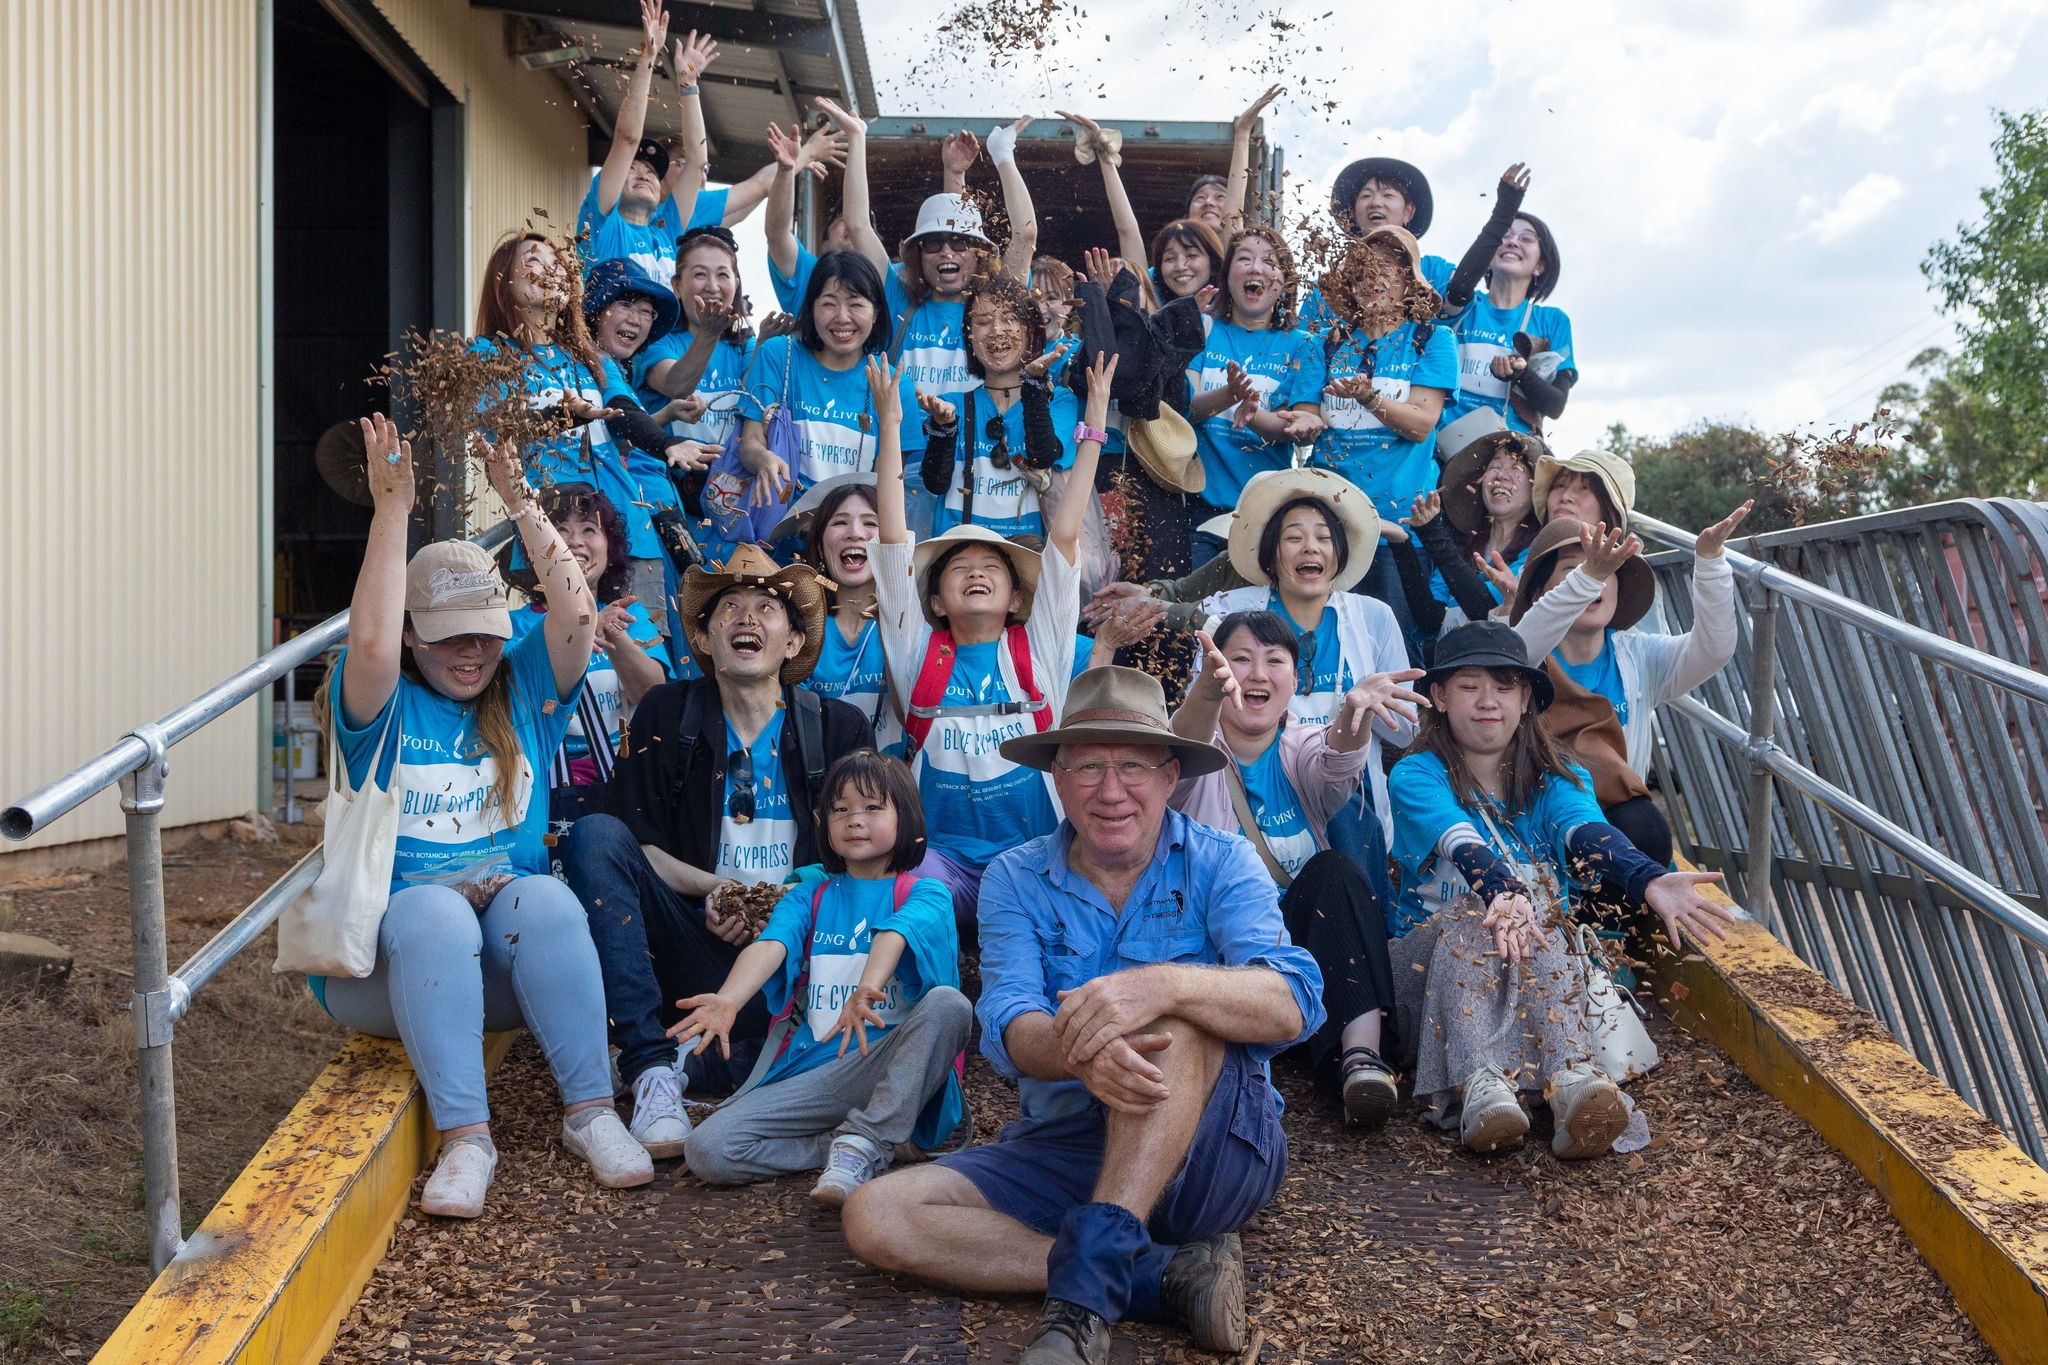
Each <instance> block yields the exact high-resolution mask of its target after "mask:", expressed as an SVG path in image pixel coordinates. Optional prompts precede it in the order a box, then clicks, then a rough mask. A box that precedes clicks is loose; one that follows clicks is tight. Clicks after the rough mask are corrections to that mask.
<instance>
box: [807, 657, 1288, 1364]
mask: <svg viewBox="0 0 2048 1365" xmlns="http://www.w3.org/2000/svg"><path fill="white" fill-rule="evenodd" d="M1003 755H1004V757H1006V758H1009V759H1011V760H1012V761H1014V762H1016V763H1019V764H1023V765H1026V766H1028V767H1032V768H1037V769H1039V770H1041V771H1045V772H1049V773H1050V774H1051V775H1052V778H1053V782H1054V784H1055V785H1056V786H1057V788H1058V789H1059V796H1060V802H1061V805H1062V806H1063V808H1064V809H1065V811H1066V818H1065V819H1063V820H1062V821H1061V822H1060V825H1059V828H1058V829H1056V830H1055V831H1054V832H1053V833H1051V834H1048V835H1045V836H1044V837H1042V838H1039V839H1035V840H1033V841H1032V842H1030V843H1028V844H1025V845H1023V846H1022V847H1019V848H1015V849H1012V850H1010V851H1009V852H1007V853H1004V854H1002V855H1001V856H1000V857H998V858H996V859H995V861H994V862H992V863H991V864H990V865H989V868H988V872H987V874H986V876H985V878H984V880H983V882H982V887H981V914H980V920H981V981H982V989H981V999H980V1001H979V1003H978V1005H977V1007H976V1013H977V1016H978V1017H979V1019H980V1022H981V1029H982V1040H981V1047H982V1051H983V1053H985V1054H986V1055H987V1057H988V1059H989V1060H990V1061H991V1062H992V1063H993V1064H994V1065H995V1067H996V1069H997V1070H998V1071H1000V1072H1002V1073H1003V1074H1004V1075H1006V1076H1014V1077H1017V1078H1018V1089H1019V1093H1020V1096H1021V1098H1022V1100H1023V1107H1024V1119H1023V1120H1022V1121H1021V1122H1018V1123H1014V1124H1011V1125H1010V1126H1009V1127H1008V1128H1006V1129H1004V1130H1003V1134H1002V1137H1001V1139H1000V1140H999V1141H997V1142H995V1143H993V1144H987V1145H983V1146H979V1147H972V1148H969V1149H967V1150H966V1151H964V1152H957V1153H954V1154H953V1155H952V1156H948V1157H945V1158H942V1159H941V1160H939V1161H937V1162H934V1163H932V1164H931V1165H928V1166H923V1167H919V1168H916V1169H911V1170H904V1171H900V1172H896V1173H892V1174H890V1175H886V1176H883V1177H882V1178H880V1179H879V1180H876V1181H874V1182H872V1183H870V1184H868V1185H866V1186H864V1187H863V1188H862V1189H861V1190H860V1191H859V1192H858V1193H856V1194H855V1195H854V1197H853V1199H852V1200H851V1201H849V1202H848V1204H847V1206H846V1219H845V1226H846V1235H847V1240H848V1242H849V1244H850V1245H851V1246H852V1247H853V1250H854V1254H855V1255H857V1256H859V1257H861V1259H863V1260H865V1261H868V1262H869V1263H871V1264H874V1265H880V1266H884V1267H887V1268H889V1269H892V1270H901V1271H907V1272H909V1273H911V1274H915V1275H919V1276H922V1277H924V1278H925V1279H928V1280H933V1281H937V1282H939V1283H942V1284H945V1285H948V1286H951V1287H954V1288H957V1289H961V1290H971V1291H974V1292H977V1293H1029V1292H1039V1293H1044V1294H1045V1295H1046V1307H1045V1317H1044V1320H1043V1321H1042V1322H1041V1324H1040V1326H1039V1328H1038V1332H1037V1334H1036V1335H1035V1336H1034V1337H1033V1339H1032V1341H1031V1344H1030V1345H1029V1346H1027V1347H1026V1349H1025V1351H1024V1354H1023V1356H1022V1357H1021V1365H1056V1363H1057V1362H1101V1361H1106V1360H1107V1359H1108V1357H1109V1333H1110V1328H1109V1324H1110V1323H1112V1322H1115V1321H1118V1320H1120V1319H1123V1318H1126V1317H1129V1318H1136V1319H1140V1320H1152V1321H1168V1322H1175V1323H1179V1324H1180V1325H1182V1326H1184V1327H1186V1328H1187V1329H1188V1330H1189V1332H1190V1334H1191V1335H1192V1336H1193V1338H1194V1340H1195V1341H1196V1343H1197V1344H1198V1345H1200V1346H1202V1347H1204V1348H1205V1349H1208V1350H1212V1351H1239V1350H1242V1349H1243V1348H1244V1324H1245V1310H1244V1265H1243V1257H1242V1253H1241V1251H1240V1250H1239V1247H1238V1241H1237V1236H1236V1229H1237V1228H1238V1227H1240V1226H1242V1225H1243V1224H1244V1223H1245V1222H1246V1221H1247V1220H1248V1219H1250V1218H1251V1217H1252V1215H1254V1214H1256V1213H1257V1212H1258V1211H1259V1210H1260V1209H1261V1208H1263V1207H1264V1206H1265V1204H1266V1202H1267V1201H1268V1200H1269V1199H1271V1198H1272V1197H1273V1194H1274V1192H1275V1191H1276V1190H1277V1189H1278V1188H1279V1185H1280V1180H1281V1178H1282V1176H1283V1175H1284V1174H1285V1173H1286V1167H1287V1140H1286V1137H1285V1136H1284V1135H1283V1134H1282V1132H1281V1129H1280V1107H1281V1106H1280V1099H1279V1096H1278V1095H1277V1094H1275V1093H1274V1091H1273V1087H1272V1084H1271V1082H1270V1081H1269V1079H1268V1078H1267V1072H1266V1064H1267V1061H1268V1059H1270V1058H1271V1057H1272V1056H1273V1055H1274V1054H1275V1053H1277V1052H1279V1051H1281V1050H1282V1049H1284V1048H1287V1047H1289V1046H1291V1045H1293V1044H1294V1043H1296V1042H1298V1041H1300V1040H1301V1039H1303V1038H1306V1037H1308V1036H1309V1035H1310V1034H1311V1033H1313V1032H1314V1031H1315V1030H1316V1028H1317V1026H1318V1025H1319V1024H1321V1022H1322V1017H1323V1009H1322V1004H1321V1000H1322V974H1321V973H1320V972H1319V971H1318V970H1317V969H1316V965H1315V961H1314V959H1313V958H1311V957H1310V956H1309V955H1308V953H1307V952H1305V951H1304V950H1302V949H1301V948H1299V947H1297V946H1295V945H1294V944H1293V943H1291V942H1289V941H1288V937H1287V930H1286V927H1285V925H1284V924H1283V922H1282V920H1281V917H1280V906H1279V896H1278V892H1277V891H1276V890H1275V888H1274V885H1273V880H1272V878H1271V877H1270V876H1268V875H1267V873H1266V870H1265V867H1264V865H1263V864H1262V863H1260V861H1259V856H1258V854H1257V853H1256V852H1254V851H1253V849H1252V846H1251V845H1250V844H1248V843H1246V842H1245V840H1244V838H1243V836H1242V835H1238V834H1230V833H1225V832H1223V831H1221V830H1217V829H1212V828H1210V827H1209V826H1206V825H1201V824H1197V823H1196V822H1194V821H1192V820H1190V819H1188V818H1187V817H1186V816H1184V815H1182V814H1180V813H1179V812H1177V811H1172V810H1169V809H1168V807H1167V798H1168V797H1169V796H1171V795H1172V793H1173V789H1174V784H1175V783H1176V782H1178V781H1179V780H1180V779H1181V778H1183V777H1194V776H1199V775H1201V774H1204V773H1209V772H1213V771H1215V770H1216V769H1217V768H1218V767H1220V766H1221V765H1222V763H1223V761H1224V759H1223V755H1222V753H1221V752H1219V751H1218V750H1217V749H1215V748H1213V747H1212V746H1210V745H1207V744H1202V743H1198V742H1195V741H1191V740H1188V739H1184V738H1183V737H1181V736H1180V735H1178V734H1176V733H1174V732H1173V731H1172V730H1171V729H1169V728H1168V726H1167V717H1166V698H1165V695H1164V693H1163V692H1162V691H1161V690H1160V686H1159V683H1158V681H1157V680H1156V679H1154V678H1152V677H1150V676H1149V675H1147V674H1144V673H1140V672H1138V671H1136V670H1135V669H1128V668H1115V667H1104V668H1096V669H1090V670H1089V671H1088V672H1086V673H1084V674H1082V675H1081V676H1080V677H1079V678H1077V679H1076V680H1075V681H1074V685H1073V689H1072V691H1071V693H1070V694H1069V696H1068V700H1067V708H1066V712H1065V714H1064V716H1063V718H1062V720H1061V723H1060V725H1059V727H1058V728H1056V729H1051V730H1047V731H1045V732H1043V733H1039V734H1031V733H1027V734H1024V735H1022V736H1020V737H1018V738H1015V739H1012V740H1010V741H1008V742H1007V743H1005V744H1004V745H1003Z"/></svg>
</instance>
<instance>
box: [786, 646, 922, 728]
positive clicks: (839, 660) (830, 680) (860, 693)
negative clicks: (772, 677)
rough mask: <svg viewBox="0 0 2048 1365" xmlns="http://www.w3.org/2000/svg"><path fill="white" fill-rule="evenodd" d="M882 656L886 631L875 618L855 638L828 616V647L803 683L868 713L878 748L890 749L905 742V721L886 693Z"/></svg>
mask: <svg viewBox="0 0 2048 1365" xmlns="http://www.w3.org/2000/svg"><path fill="white" fill-rule="evenodd" d="M884 662H885V661H884V660H883V658H882V631H881V627H879V626H877V625H876V624H875V623H874V622H873V621H863V622H861V625H860V634H859V635H857V636H856V637H854V639H852V640H851V641H849V640H848V639H847V638H846V632H844V631H842V630H841V629H839V623H838V622H837V621H836V620H834V619H833V618H832V617H831V616H830V615H827V616H826V617H825V647H824V648H823V649H821V650H820V651H818V664H817V667H815V668H813V669H812V670H811V676H810V677H808V678H805V679H804V680H803V682H802V683H801V684H799V685H800V686H802V687H807V688H809V689H810V690H811V691H813V692H815V693H817V694H818V695H819V696H821V697H837V698H838V699H839V700H840V701H843V702H845V703H846V704H847V705H848V706H851V707H853V708H854V709H855V710H857V711H859V712H860V713H861V714H862V715H863V716H866V717H867V718H868V719H869V721H870V722H871V723H872V724H873V725H874V727H875V747H876V748H877V749H881V750H883V751H885V752H886V751H888V750H890V749H891V748H892V747H894V746H900V745H901V744H902V742H903V723H902V722H901V721H899V720H897V719H896V708H895V707H893V706H891V705H889V703H888V701H887V700H886V699H885V695H884V694H885V693H886V692H887V691H888V687H889V674H888V671H887V669H886V668H885V667H884Z"/></svg>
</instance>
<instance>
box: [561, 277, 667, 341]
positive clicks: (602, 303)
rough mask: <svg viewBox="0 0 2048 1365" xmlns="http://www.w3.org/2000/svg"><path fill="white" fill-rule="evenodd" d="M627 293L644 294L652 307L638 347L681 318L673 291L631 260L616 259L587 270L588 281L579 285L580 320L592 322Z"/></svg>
mask: <svg viewBox="0 0 2048 1365" xmlns="http://www.w3.org/2000/svg"><path fill="white" fill-rule="evenodd" d="M629 294H642V295H645V296H646V298H647V301H648V302H649V303H651V304H653V305H654V325H653V326H652V327H650V328H648V329H647V336H646V338H645V339H644V340H642V341H641V343H640V345H641V347H642V348H645V347H647V346H649V345H652V344H653V343H654V342H657V341H659V340H661V339H662V338H663V337H665V336H667V335H668V334H669V333H670V332H673V331H674V330H675V329H676V320H677V319H678V318H679V317H680V316H681V315H682V307H683V306H682V304H680V303H678V302H677V301H676V291H675V290H673V289H670V288H669V287H668V286H667V285H665V284H663V283H662V282H661V281H660V280H657V279H655V278H654V276H652V275H650V274H648V273H647V272H646V271H644V270H642V269H641V268H640V267H639V266H638V265H636V264H634V263H633V262H632V261H629V260H626V259H624V258H623V257H618V256H614V257H611V258H610V259H608V260H602V261H599V262H598V263H597V264H596V265H594V266H592V267H591V268H590V278H589V279H587V280H585V281H584V282H583V317H584V319H585V320H586V321H589V322H595V321H596V320H597V316H598V314H600V313H602V312H604V310H605V309H607V308H609V307H611V306H612V304H614V303H616V302H617V301H618V300H620V299H622V298H624V297H626V296H627V295H629Z"/></svg>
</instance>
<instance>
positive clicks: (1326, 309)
mask: <svg viewBox="0 0 2048 1365" xmlns="http://www.w3.org/2000/svg"><path fill="white" fill-rule="evenodd" d="M1457 273H1458V266H1457V263H1456V262H1454V261H1447V260H1445V259H1444V258H1443V257H1441V256H1424V257H1423V258H1422V278H1423V279H1425V280H1428V281H1429V287H1430V288H1431V289H1434V290H1436V292H1437V293H1439V294H1442V293H1443V292H1444V291H1445V290H1446V289H1449V288H1450V287H1451V276H1453V275H1455V274H1457ZM1336 321H1337V316H1336V314H1334V313H1332V312H1331V311H1330V305H1329V304H1328V303H1327V302H1325V301H1324V299H1323V286H1322V283H1321V282H1320V281H1318V282H1317V283H1316V286H1315V287H1314V288H1313V289H1311V290H1309V291H1308V297H1307V298H1305V299H1303V300H1302V301H1301V325H1302V326H1303V327H1306V328H1308V329H1309V330H1310V331H1313V332H1317V333H1321V332H1327V331H1329V330H1330V327H1331V326H1332V324H1334V323H1335V322H1336Z"/></svg>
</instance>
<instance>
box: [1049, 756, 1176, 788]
mask: <svg viewBox="0 0 2048 1365" xmlns="http://www.w3.org/2000/svg"><path fill="white" fill-rule="evenodd" d="M1173 761H1174V760H1173V759H1170V758H1169V759H1167V760H1166V763H1172V762H1173ZM1166 763H1140V762H1138V760H1137V759H1135V758H1127V759H1125V760H1124V761H1123V762H1121V763H1104V762H1102V761H1101V760H1100V759H1091V760H1089V761H1088V762H1086V763H1080V764H1076V765H1075V766H1074V767H1071V768H1069V767H1068V766H1067V765H1066V764H1064V763H1062V762H1060V761H1059V760H1058V759H1054V760H1053V766H1054V767H1055V768H1058V769H1059V770H1060V771H1061V772H1063V773H1065V774H1066V775H1067V776H1068V777H1071V778H1073V779H1074V785H1075V786H1077V787H1079V788H1081V789H1082V790H1083V791H1090V790H1093V789H1094V788H1096V787H1099V786H1101V785H1102V784H1103V782H1104V781H1105V780H1106V779H1107V778H1108V777H1109V775H1110V774H1111V773H1112V772H1113V773H1115V774H1116V780H1117V781H1118V782H1119V783H1121V784H1122V785H1123V786H1126V787H1135V786H1136V785H1138V784H1139V783H1140V782H1143V781H1144V780H1145V779H1146V778H1148V777H1150V776H1151V775H1152V774H1154V773H1156V772H1158V771H1159V770H1160V769H1161V768H1163V767H1165V766H1166Z"/></svg>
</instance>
